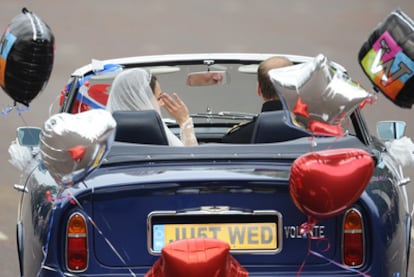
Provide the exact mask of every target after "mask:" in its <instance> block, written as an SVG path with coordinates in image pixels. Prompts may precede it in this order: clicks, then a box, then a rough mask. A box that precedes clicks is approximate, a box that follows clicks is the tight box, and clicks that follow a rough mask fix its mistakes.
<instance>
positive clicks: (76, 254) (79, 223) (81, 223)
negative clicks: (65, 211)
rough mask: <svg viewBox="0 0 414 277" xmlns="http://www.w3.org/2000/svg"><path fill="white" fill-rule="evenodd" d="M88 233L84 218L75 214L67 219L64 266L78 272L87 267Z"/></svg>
mask: <svg viewBox="0 0 414 277" xmlns="http://www.w3.org/2000/svg"><path fill="white" fill-rule="evenodd" d="M87 238H88V231H87V225H86V220H85V217H84V216H83V215H82V214H80V213H78V212H76V213H74V214H72V215H71V216H70V217H69V220H68V225H67V231H66V265H67V267H68V269H69V270H70V271H75V272H80V271H84V270H86V268H87V267H88V242H87Z"/></svg>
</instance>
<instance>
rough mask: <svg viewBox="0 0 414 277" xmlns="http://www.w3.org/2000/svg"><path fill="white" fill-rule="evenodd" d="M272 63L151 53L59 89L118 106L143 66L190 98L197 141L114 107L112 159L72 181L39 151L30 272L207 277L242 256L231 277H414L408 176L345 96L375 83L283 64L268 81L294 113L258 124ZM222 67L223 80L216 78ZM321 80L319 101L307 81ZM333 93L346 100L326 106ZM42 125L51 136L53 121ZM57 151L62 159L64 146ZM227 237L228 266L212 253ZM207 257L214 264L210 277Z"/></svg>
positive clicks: (78, 110) (30, 215)
mask: <svg viewBox="0 0 414 277" xmlns="http://www.w3.org/2000/svg"><path fill="white" fill-rule="evenodd" d="M270 56H273V55H271V54H186V55H159V56H142V57H130V58H121V59H113V60H105V61H93V62H92V63H91V64H88V65H86V66H83V67H81V68H79V69H77V70H76V71H74V72H73V73H72V75H71V76H70V80H69V82H68V83H67V85H66V86H65V87H64V89H63V91H62V93H61V101H60V112H61V113H66V114H71V115H80V114H83V113H87V112H89V111H90V110H94V109H103V108H105V106H106V103H107V100H108V93H109V92H110V88H111V84H112V81H113V79H114V78H115V76H117V74H119V72H122V71H124V70H128V69H131V68H144V69H146V70H148V71H149V72H151V73H152V74H154V75H156V76H157V79H158V80H159V82H160V83H161V84H162V87H163V88H164V89H166V90H167V91H168V92H170V91H171V92H177V93H178V95H179V96H180V97H181V98H182V99H183V100H184V101H185V103H187V105H188V107H189V109H190V112H191V117H192V119H193V121H194V128H195V133H196V137H197V140H198V143H199V145H197V146H191V147H178V146H177V147H174V146H168V145H167V144H168V142H167V141H166V136H165V132H164V129H163V128H162V120H163V121H164V122H165V123H166V124H167V125H168V127H169V128H170V129H171V130H172V131H173V132H174V133H176V134H179V132H180V130H179V127H178V125H177V123H176V122H175V121H174V120H172V119H169V118H168V115H163V116H162V118H163V119H161V117H160V114H158V113H157V112H155V111H130V112H119V113H114V114H113V118H114V120H115V122H116V127H115V131H114V134H115V135H114V138H113V141H111V140H110V138H109V139H108V145H106V146H107V150H108V151H107V153H106V155H105V156H104V157H103V160H102V162H100V163H99V165H98V164H97V163H95V164H94V167H93V168H90V169H91V170H89V171H88V172H87V174H85V175H84V176H81V178H77V179H76V180H75V182H74V183H70V185H68V184H67V183H65V182H62V180H60V181H59V180H57V179H56V178H55V175H54V174H52V173H55V172H56V171H59V166H60V163H61V162H62V161H61V160H56V161H55V163H56V166H53V164H51V163H50V162H49V163H47V164H46V163H44V161H43V159H44V154H42V151H40V150H39V146H38V145H37V144H36V143H34V144H33V143H32V142H30V143H28V144H29V145H30V147H31V149H32V152H34V153H35V154H34V155H35V158H36V159H38V165H37V166H35V167H34V168H33V170H31V171H30V173H28V176H27V179H26V180H25V181H24V182H23V183H21V184H18V185H16V188H17V189H19V190H20V191H21V194H22V196H21V202H20V209H19V213H18V220H17V242H18V255H19V260H20V270H21V276H25V277H35V276H37V277H40V276H44V277H46V276H89V277H92V276H145V275H147V276H183V275H179V274H178V273H176V272H178V271H179V270H182V271H183V272H187V273H188V274H187V276H194V275H195V274H198V276H208V275H209V274H210V273H207V272H209V271H208V270H211V271H214V266H216V265H218V264H219V265H222V264H225V263H226V261H229V260H231V261H233V263H232V266H233V268H234V267H235V266H237V267H238V268H239V275H236V274H233V275H232V276H247V275H249V276H262V277H264V276H389V277H391V276H407V274H408V269H407V268H408V261H409V254H410V253H409V252H410V238H411V235H410V230H411V224H412V222H411V217H410V213H409V207H408V206H409V204H408V199H407V194H406V188H405V185H406V184H407V182H408V181H407V179H406V178H405V176H404V175H403V173H402V170H401V165H400V164H399V163H398V161H397V159H396V158H395V157H394V156H392V155H390V154H389V153H388V152H387V148H386V145H385V144H384V141H383V140H380V139H378V138H377V136H374V135H372V134H371V133H370V131H369V129H368V128H367V125H366V123H365V121H364V119H363V115H362V112H361V109H363V104H367V103H366V102H367V101H365V100H367V99H368V98H369V95H365V94H362V95H363V97H362V98H361V99H359V100H357V101H356V102H355V103H350V102H349V101H351V100H352V99H353V98H354V95H355V94H352V96H349V95H346V93H347V92H345V91H349V89H351V90H353V89H355V93H360V92H362V89H361V88H359V87H357V85H356V84H355V83H354V82H352V80H350V78H349V77H348V76H347V75H346V71H345V69H344V68H343V67H342V66H340V65H338V64H336V63H334V62H332V61H329V60H328V61H326V60H325V59H321V57H320V56H319V57H316V58H315V57H304V56H293V55H285V56H286V57H288V58H289V59H290V60H291V61H292V62H293V63H294V65H293V66H292V68H289V69H285V70H284V71H283V70H282V71H278V70H276V71H271V72H269V75H270V77H271V79H272V80H273V84H274V85H275V86H277V87H278V91H279V92H280V97H281V98H282V100H283V105H284V110H281V111H272V112H264V113H260V114H258V112H259V111H260V105H261V103H260V100H259V98H258V97H257V94H256V86H257V68H258V64H259V63H260V62H261V61H263V60H264V59H266V58H268V57H270ZM322 60H323V61H324V62H325V65H324V66H326V67H324V68H322V69H321V67H318V66H319V65H321V61H322ZM319 69H320V70H319ZM332 72H333V73H332ZM338 72H339V74H336V73H338ZM212 73H214V74H220V76H221V78H220V82H218V83H214V84H212V83H209V82H206V81H204V80H203V78H202V77H203V76H209V74H212ZM337 75H338V76H340V78H339V77H338V78H339V79H335V78H337V77H335V76H337ZM329 76H330V78H327V77H329ZM332 76H333V77H332ZM288 77H289V81H286V79H283V78H288ZM321 77H323V78H321ZM295 78H296V79H295ZM316 78H317V80H315V79H316ZM189 79H192V80H193V81H195V83H192V82H189ZM292 79H295V80H296V81H298V82H296V85H295V86H292V84H293V83H294V82H293V81H292ZM324 82H325V83H326V85H324V86H323V87H322V90H319V92H318V90H314V89H312V88H309V87H308V86H307V84H310V85H311V83H317V84H319V85H320V84H325V83H324ZM333 82H338V83H335V84H334V83H333ZM327 90H329V93H330V94H329V95H330V96H332V94H335V95H334V96H333V98H332V97H330V98H329V97H328V98H329V99H336V100H334V101H333V102H329V101H328V100H326V99H327V98H324V97H320V95H319V94H318V93H320V92H321V91H327ZM344 90H345V91H344ZM306 94H308V95H310V98H311V100H309V99H307V98H306V97H305V95H306ZM288 95H294V96H295V97H296V98H295V99H291V98H289V96H288ZM299 96H302V100H303V101H302V102H300V104H301V105H299V104H298V103H299V101H298V99H299ZM342 96H344V97H342ZM350 99H351V100H350ZM295 101H296V102H295ZM341 101H348V102H346V103H343V102H341ZM368 102H369V101H368ZM304 105H305V106H306V108H304ZM335 105H342V106H341V107H342V112H341V113H340V114H338V115H336V117H335V119H336V122H335V123H333V122H328V121H324V119H326V118H325V115H326V114H328V115H329V114H333V113H334V112H333V110H332V107H334V106H335ZM373 105H375V103H373ZM343 107H345V110H344V108H343ZM298 110H299V111H298ZM304 112H308V113H309V114H308V115H306V116H303V114H304ZM300 115H302V116H300ZM252 118H255V120H256V125H255V129H254V131H253V135H252V138H251V140H250V142H249V143H243V144H235V143H223V142H222V137H223V136H224V135H225V134H226V133H227V131H228V130H229V129H230V128H232V127H233V126H235V125H236V124H239V123H241V122H245V121H248V120H251V119H252ZM310 119H312V122H314V123H316V125H312V124H311V123H312V122H311V121H310ZM378 126H379V129H380V130H381V131H383V133H384V136H382V137H381V139H384V138H387V137H386V136H387V135H388V138H387V139H389V140H391V139H399V138H400V137H401V136H403V133H402V132H400V131H401V125H400V123H398V122H382V123H381V124H379V125H378ZM40 127H41V128H40V129H42V130H41V132H40V136H42V134H43V135H44V136H45V129H47V127H45V126H40ZM318 127H319V128H318ZM26 131H27V132H34V131H33V129H27V130H26ZM20 132H22V134H24V132H25V129H24V128H22V129H20ZM35 134H36V135H35V136H34V137H33V138H34V139H37V138H38V136H39V132H37V133H35ZM20 137H23V135H22V136H20ZM43 139H45V138H43ZM51 141H53V140H51ZM66 141H71V140H70V139H66ZM43 142H44V141H43ZM41 143H42V142H41ZM59 143H60V144H57V146H55V148H54V149H53V151H55V152H56V153H57V152H59V153H60V152H62V151H63V150H62V149H64V147H65V146H64V143H65V139H62V140H59ZM22 144H25V143H24V142H22ZM26 145H27V144H26ZM28 147H29V146H28ZM40 148H41V145H40ZM39 152H40V153H39ZM36 153H37V154H36ZM101 154H102V153H101ZM72 157H73V156H72ZM62 167H64V165H62ZM81 169H82V168H81ZM86 169H88V168H86ZM77 170H78V168H76V169H75V168H74V169H73V172H72V173H73V175H72V176H77V175H76V174H78V171H77ZM69 175H70V173H69ZM79 176H80V175H79ZM203 239H204V240H203ZM179 242H188V244H181V245H180V244H179ZM192 242H194V243H195V244H192ZM200 242H201V243H200ZM215 242H216V244H214V243H215ZM223 242H224V245H227V247H228V248H226V247H224V252H225V251H226V249H227V250H228V256H220V255H219V256H214V255H212V254H211V252H210V250H211V249H212V248H214V247H215V248H220V247H221V245H222V243H223ZM210 243H211V244H210ZM174 245H175V246H174ZM194 245H195V246H197V247H194ZM200 245H201V250H202V251H201V252H200V247H199V246H200ZM203 245H204V246H206V247H204V248H203ZM209 245H210V246H209ZM211 245H213V246H214V245H215V246H214V247H212V246H211ZM193 248H195V250H194V249H193ZM193 250H194V251H193ZM203 251H204V252H203ZM177 253H178V254H177ZM210 254H211V255H210ZM168 255H169V256H168ZM194 256H197V259H198V262H199V264H197V263H193V262H192V261H193V260H194ZM183 257H184V258H183ZM229 257H230V258H231V259H230V258H229ZM183 260H184V261H183ZM203 263H204V264H206V263H207V264H208V265H209V266H208V267H207V268H208V270H207V271H204V273H201V274H200V272H199V271H200V269H203V268H204V267H203V266H202V265H200V264H203ZM194 264H196V266H194ZM174 266H175V267H174ZM224 267H225V266H224ZM227 269H228V270H229V268H227ZM157 270H158V271H157ZM168 270H170V271H169V272H168ZM177 270H178V271H177ZM197 270H199V271H197ZM203 270H204V269H203ZM174 272H175V273H174ZM214 272H215V275H214V274H212V275H211V276H230V275H231V274H230V275H229V274H228V275H226V274H224V273H223V274H222V273H220V272H221V271H220V270H216V271H214ZM243 274H244V275H243Z"/></svg>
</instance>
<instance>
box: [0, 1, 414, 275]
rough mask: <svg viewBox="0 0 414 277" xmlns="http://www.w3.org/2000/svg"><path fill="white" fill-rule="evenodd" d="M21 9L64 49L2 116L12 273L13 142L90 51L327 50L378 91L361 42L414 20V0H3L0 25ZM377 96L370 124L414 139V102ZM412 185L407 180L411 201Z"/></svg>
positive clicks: (7, 271)
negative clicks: (25, 104)
mask: <svg viewBox="0 0 414 277" xmlns="http://www.w3.org/2000/svg"><path fill="white" fill-rule="evenodd" d="M22 7H27V8H28V9H29V10H31V11H33V12H34V13H36V14H37V15H38V16H40V17H41V18H42V19H43V20H44V21H46V22H47V23H48V25H49V26H50V27H51V28H52V31H53V33H54V35H55V39H56V54H55V63H54V68H53V72H52V76H51V78H50V80H49V83H48V85H47V87H46V88H45V90H43V91H42V92H41V93H40V94H39V95H38V97H37V98H36V99H35V100H33V101H32V103H31V105H30V111H27V112H23V113H21V114H20V115H19V113H18V112H17V111H16V110H15V109H14V110H12V111H11V112H10V113H8V114H6V115H0V128H1V131H0V157H1V158H0V176H1V178H0V180H1V181H0V272H1V273H0V275H1V276H4V277H9V276H10V277H11V276H18V274H19V273H18V266H17V255H16V247H15V238H14V234H15V223H16V213H17V202H18V197H19V196H18V194H17V192H16V191H14V190H13V184H14V183H16V182H18V181H19V174H18V172H17V170H16V169H15V168H14V167H13V166H11V165H10V163H9V162H8V159H9V154H8V146H9V145H10V142H11V141H12V140H13V139H14V137H15V129H16V128H17V127H18V126H22V125H34V126H40V125H41V124H42V123H43V122H44V121H45V120H46V119H47V117H48V115H49V108H50V105H51V104H52V103H56V100H57V96H58V95H59V93H60V91H61V89H62V88H63V86H64V85H65V84H66V82H67V80H68V78H69V75H70V73H71V72H72V71H73V70H74V69H76V68H77V67H79V66H81V65H83V64H86V63H89V62H90V61H91V59H92V58H95V59H105V58H113V57H123V56H132V55H146V54H165V53H198V52H255V53H259V52H261V53H289V54H297V55H310V56H316V55H317V54H319V53H322V54H324V55H326V56H327V57H328V58H330V59H333V60H335V61H337V62H339V63H341V64H342V65H343V66H345V68H347V69H348V71H349V73H350V75H351V77H352V78H353V79H354V80H357V81H359V82H361V83H362V84H363V85H364V86H365V87H366V88H367V89H370V88H371V86H370V84H369V81H368V80H367V79H366V78H365V76H364V75H363V72H362V70H361V68H360V66H359V64H358V61H357V55H358V51H359V49H360V47H361V45H362V43H363V42H364V41H365V40H366V39H367V37H368V35H369V34H370V33H371V31H372V30H373V28H374V27H375V26H376V25H377V24H378V23H379V22H380V21H382V20H383V19H384V18H385V17H386V16H387V15H388V14H389V13H390V12H391V11H392V10H394V9H396V8H401V9H402V10H403V11H404V12H405V13H407V14H408V15H409V16H411V17H412V18H414V1H412V0H399V1H397V0H364V1H357V0H353V1H338V0H312V1H309V0H293V1H287V0H286V1H279V0H260V1H252V0H250V1H247V0H231V1H228V0H210V1H200V0H176V1H169V0H158V1H144V0H121V1H104V0H88V1H83V0H71V1H67V0H54V1H45V0H38V1H23V0H2V1H1V3H0V33H2V32H3V30H5V28H6V26H7V25H8V23H9V22H10V21H11V20H12V18H13V17H14V16H16V15H17V14H19V13H20V10H21V9H22ZM378 96H379V97H378V101H377V102H376V103H375V104H374V105H372V106H367V107H365V108H364V113H365V115H366V118H367V121H368V124H369V126H370V128H371V129H372V130H375V122H376V121H378V120H386V119H387V120H404V121H406V122H407V123H408V126H407V136H409V137H411V138H414V124H411V122H413V121H412V118H413V116H414V110H409V109H401V108H398V107H397V106H395V105H394V104H392V103H391V102H389V101H388V100H387V99H385V98H384V97H383V96H382V95H378ZM188 104H189V105H190V106H191V103H188ZM12 105H13V101H12V99H11V98H10V97H9V96H8V95H7V94H6V93H3V92H2V90H1V89H0V110H1V111H3V110H5V109H6V108H7V107H9V106H12ZM410 171H411V172H412V171H413V170H412V168H406V172H407V176H409V177H411V178H412V179H413V180H414V174H413V173H410ZM413 183H414V182H413ZM413 183H410V184H408V187H407V188H408V191H409V197H410V200H411V203H412V201H413V199H414V184H413ZM411 205H412V204H411ZM412 256H414V254H413V255H412ZM413 263H414V262H413V261H412V262H411V264H413ZM413 272H414V271H413V270H411V273H410V275H409V276H414V273H413Z"/></svg>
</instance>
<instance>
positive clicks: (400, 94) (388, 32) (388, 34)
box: [358, 10, 414, 108]
mask: <svg viewBox="0 0 414 277" xmlns="http://www.w3.org/2000/svg"><path fill="white" fill-rule="evenodd" d="M358 60H359V63H360V65H361V67H362V69H363V71H364V72H365V74H366V75H367V76H368V78H369V79H370V81H371V82H372V83H373V85H374V88H375V89H376V90H379V91H381V92H382V93H383V94H384V95H385V96H386V97H387V98H388V99H390V100H391V101H392V102H393V103H394V104H396V105H397V106H400V107H402V108H411V106H412V105H413V104H414V21H413V20H412V19H411V18H409V17H408V16H407V15H406V14H405V13H403V12H402V11H400V10H395V11H393V12H392V13H391V14H389V15H388V16H387V17H386V18H385V20H384V21H383V22H381V23H380V24H379V25H378V26H377V27H376V28H375V29H374V31H373V32H372V34H371V35H370V36H369V38H368V40H367V41H366V42H365V43H364V44H363V45H362V47H361V49H360V51H359V55H358Z"/></svg>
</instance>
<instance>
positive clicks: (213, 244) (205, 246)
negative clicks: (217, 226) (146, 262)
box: [145, 238, 249, 277]
mask: <svg viewBox="0 0 414 277" xmlns="http://www.w3.org/2000/svg"><path fill="white" fill-rule="evenodd" d="M229 250H230V246H229V245H228V244H227V243H226V242H224V241H220V240H216V239H203V238H198V239H197V238H196V239H184V240H178V241H175V242H172V243H170V244H168V245H167V246H165V247H164V248H163V249H162V256H161V257H160V258H159V259H158V260H157V261H156V262H155V263H154V265H153V266H152V267H151V268H150V269H149V270H148V272H147V273H146V274H145V277H169V276H174V277H181V276H183V277H184V276H185V277H210V276H216V277H247V276H248V275H249V273H248V272H247V271H246V269H244V267H242V266H241V265H240V264H239V262H238V261H237V260H236V259H235V258H234V257H233V256H232V255H231V254H230V253H229Z"/></svg>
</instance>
